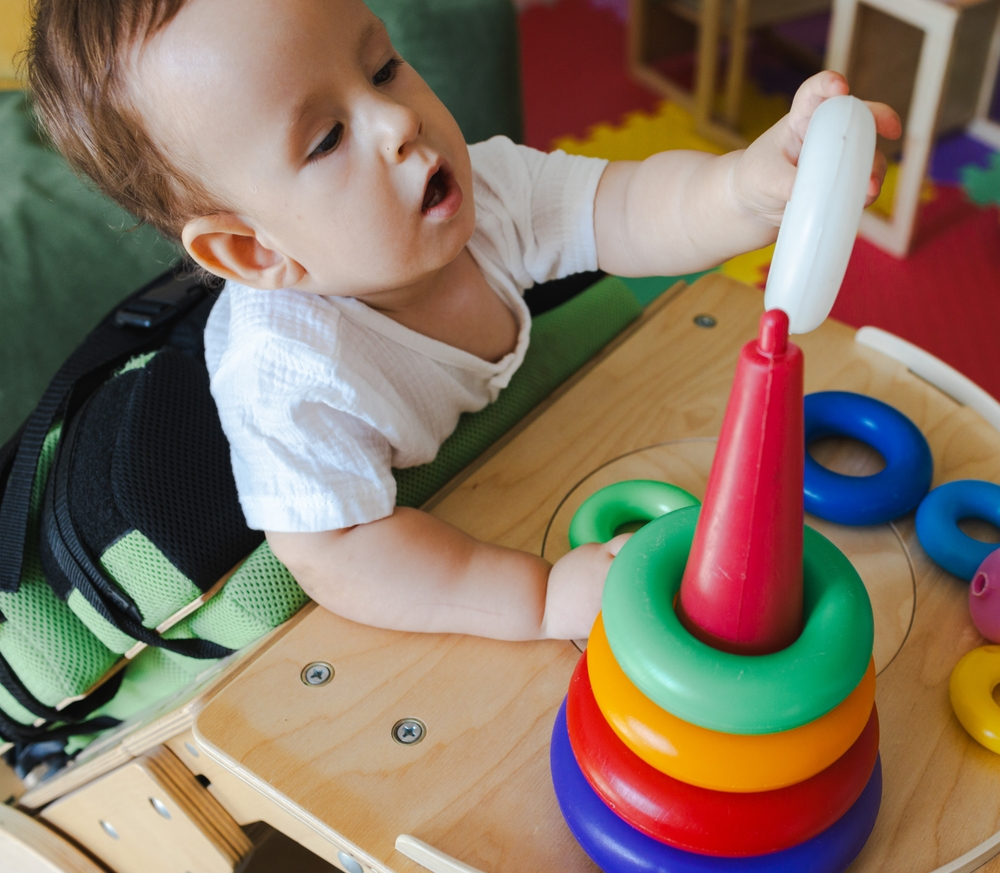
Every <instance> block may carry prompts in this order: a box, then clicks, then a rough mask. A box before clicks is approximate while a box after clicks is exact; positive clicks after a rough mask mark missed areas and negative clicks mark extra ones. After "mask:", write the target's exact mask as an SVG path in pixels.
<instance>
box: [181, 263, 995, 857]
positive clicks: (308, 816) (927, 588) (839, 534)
mask: <svg viewBox="0 0 1000 873" xmlns="http://www.w3.org/2000/svg"><path fill="white" fill-rule="evenodd" d="M873 293H874V292H873ZM761 310H762V301H761V295H760V293H759V292H758V291H755V290H753V289H749V288H746V287H745V286H741V285H739V284H737V283H735V282H733V281H731V280H728V279H726V278H724V277H722V276H719V275H713V276H708V277H705V278H704V279H702V280H700V281H699V282H698V283H697V284H696V285H694V286H693V287H691V288H689V289H686V290H685V291H683V292H682V293H680V294H679V295H677V296H676V297H674V298H673V299H672V300H671V301H670V302H669V304H668V305H665V306H663V307H662V308H661V309H660V310H659V311H658V312H656V313H655V314H654V315H653V316H652V317H650V318H648V319H647V320H646V321H645V323H644V324H642V326H641V327H640V328H639V329H638V330H636V331H635V332H634V333H633V334H632V336H631V337H630V338H629V339H628V341H626V342H624V343H622V344H620V345H619V346H618V347H616V348H615V349H614V350H613V351H612V352H611V353H610V354H608V355H607V356H606V357H605V358H604V359H603V360H601V361H600V363H598V364H597V365H596V366H595V367H593V369H591V370H590V371H589V372H588V373H587V375H586V376H585V377H584V378H583V379H581V380H579V381H578V382H577V383H576V384H574V385H573V386H572V387H571V388H570V389H569V390H567V391H565V392H564V393H563V394H562V395H561V396H560V397H558V398H557V399H556V400H555V402H554V403H552V404H551V405H550V406H549V408H548V409H547V410H546V411H545V412H544V413H543V414H542V415H541V416H539V417H537V418H535V419H534V420H533V421H531V422H530V423H529V424H528V425H527V426H526V427H524V429H523V430H521V432H520V433H518V434H517V435H516V436H515V437H514V438H513V439H510V440H509V441H508V442H507V443H506V445H505V446H504V447H503V449H502V450H501V451H500V452H498V453H497V454H495V455H494V456H493V457H491V458H490V459H488V460H487V461H486V462H485V463H483V464H482V465H480V466H479V467H477V468H476V469H475V470H474V471H473V472H472V473H471V474H470V475H468V476H467V477H466V478H464V479H460V480H458V481H456V482H455V483H452V485H451V486H450V488H449V489H448V491H447V493H445V494H442V495H440V496H439V497H438V498H436V499H435V500H434V501H433V503H432V506H431V511H432V512H433V513H434V514H435V515H437V516H439V517H441V518H444V519H447V520H448V521H451V522H452V523H454V524H456V525H457V526H459V527H461V528H463V529H464V530H467V531H469V532H470V533H472V534H473V535H475V536H477V537H480V538H481V539H485V540H491V541H494V542H498V543H503V544H505V545H508V546H513V547H516V548H521V549H526V550H529V551H533V552H536V553H539V554H540V553H542V551H543V548H544V551H545V554H546V555H547V556H548V555H553V556H554V555H556V554H558V552H559V550H560V549H563V548H565V546H564V545H563V544H562V539H561V537H562V536H563V532H564V529H565V524H566V523H567V512H568V511H569V510H568V507H569V505H570V504H571V503H572V501H574V500H577V502H578V501H579V500H582V496H581V494H583V491H585V490H586V488H591V487H592V486H596V484H597V481H598V480H599V479H600V478H601V476H604V477H605V478H608V477H609V476H610V477H611V478H612V479H613V478H614V477H616V476H618V475H619V474H620V475H621V476H622V477H623V478H625V477H626V474H628V475H632V473H633V471H635V470H639V469H648V470H652V471H653V474H656V471H657V470H659V471H661V472H662V473H666V474H667V475H668V478H672V479H673V480H674V481H676V482H677V484H680V485H682V486H684V487H691V490H694V491H695V492H696V493H697V491H698V489H699V488H700V489H702V490H703V487H704V484H703V483H704V477H705V475H706V473H707V463H708V462H709V461H710V457H711V453H712V452H713V451H714V437H715V436H716V435H717V434H718V430H719V426H720V424H721V420H722V414H723V411H724V408H725V404H726V400H727V397H728V392H729V386H730V382H731V379H732V375H733V369H734V366H735V361H736V356H737V354H738V351H739V348H740V346H741V345H742V344H743V343H744V342H746V341H748V340H749V339H751V338H753V337H754V336H755V335H756V327H757V321H758V319H759V316H760V313H761ZM699 314H710V315H712V316H714V318H715V319H716V326H715V327H713V328H710V329H706V328H700V327H697V326H696V325H695V323H694V317H695V316H696V315H699ZM853 335H854V334H853V331H852V330H850V329H848V328H847V327H845V326H843V325H840V324H837V323H834V322H827V323H826V324H825V325H823V327H821V328H820V329H819V330H817V331H815V332H813V333H811V334H808V335H806V336H803V337H798V338H796V341H797V342H798V343H799V344H800V345H801V346H802V348H803V350H804V352H805V355H806V390H807V391H816V390H822V389H830V388H836V389H841V390H852V391H859V392H862V393H865V394H869V395H872V396H875V397H878V398H880V399H882V400H885V401H887V402H889V403H891V404H892V405H893V406H895V407H896V408H898V409H900V410H901V411H902V412H904V413H905V414H906V415H908V416H909V417H910V418H912V419H913V421H914V422H915V423H916V424H917V425H918V426H919V427H920V429H921V430H922V431H923V433H924V434H925V435H926V436H927V438H928V440H929V442H930V445H931V448H932V452H933V455H934V460H935V473H934V484H940V483H941V482H945V481H949V480H952V479H959V478H983V479H993V480H994V481H997V480H1000V434H998V433H997V432H996V431H994V430H993V429H992V428H990V427H989V426H988V425H987V424H986V423H985V422H984V421H982V420H981V419H980V418H979V417H978V416H977V415H976V414H975V413H974V412H972V411H971V410H968V409H965V408H963V407H960V406H959V405H958V404H956V403H955V402H954V401H953V400H951V399H950V398H948V397H946V396H945V395H943V394H941V393H940V392H939V391H937V390H936V389H934V388H932V387H931V386H929V385H928V384H927V383H925V382H922V381H921V380H919V379H917V378H916V377H914V376H912V375H911V374H909V373H908V372H907V371H906V370H905V369H904V368H903V367H902V366H901V365H899V364H897V363H895V362H893V361H891V360H889V359H887V358H885V357H883V356H882V355H880V354H879V353H877V352H874V351H871V350H869V349H866V348H864V347H859V346H856V345H855V343H854V341H853ZM652 447H658V448H652ZM816 451H817V454H818V455H821V459H822V460H824V461H825V462H828V463H830V464H831V465H832V466H835V467H836V466H837V465H838V464H843V465H846V467H847V468H850V467H851V466H852V465H853V464H860V465H861V469H863V468H864V465H865V464H867V463H869V460H870V459H869V458H867V457H865V455H864V453H862V454H860V455H858V454H857V453H855V452H854V450H853V449H852V447H851V446H850V445H837V444H836V443H835V444H833V445H827V446H824V447H818V448H817V450H816ZM626 458H631V460H624V459H626ZM595 471H603V472H597V473H595ZM588 482H589V484H586V483H588ZM601 484H605V483H604V482H602V483H601ZM574 495H575V496H574ZM583 496H585V495H583ZM564 501H565V502H564ZM561 510H562V512H561ZM550 523H551V524H550ZM817 526H818V527H820V529H821V530H822V531H823V532H824V533H825V534H827V535H828V536H830V537H831V539H833V540H834V542H837V543H838V544H839V545H841V547H842V548H843V549H844V550H845V552H846V553H847V554H848V555H849V557H851V558H852V560H854V561H855V562H856V564H857V566H858V568H859V572H860V573H861V575H862V577H863V578H864V579H865V582H866V585H867V586H868V588H869V591H871V592H872V600H873V605H874V607H875V610H876V612H877V619H876V635H877V639H876V653H877V657H878V659H879V662H880V664H879V666H880V669H881V674H880V676H879V684H878V693H877V701H878V707H879V714H880V719H881V726H882V744H881V751H882V759H883V765H884V772H885V795H884V799H883V805H882V811H881V813H880V815H879V820H878V823H877V825H876V828H875V832H874V833H873V835H872V838H871V840H870V841H869V843H868V845H867V847H866V848H865V849H864V851H863V852H862V854H861V856H860V857H859V858H858V860H857V861H856V862H855V864H854V865H852V867H851V870H852V871H853V873H860V871H865V873H868V871H880V873H896V871H900V873H903V871H905V873H930V871H934V870H937V869H938V868H941V867H943V866H944V865H948V864H950V863H951V862H952V861H954V860H955V859H956V858H958V857H959V856H961V855H963V854H964V853H966V852H968V851H969V850H971V849H973V848H975V847H976V846H977V845H979V844H980V843H982V842H983V841H984V840H987V839H988V838H990V837H991V836H992V835H993V834H994V833H995V832H996V831H997V830H998V828H1000V791H998V787H1000V757H998V756H996V755H993V754H991V753H989V752H987V751H986V750H985V749H983V748H982V747H980V746H979V745H977V744H976V743H975V742H973V741H972V740H971V739H970V738H969V737H968V736H967V735H966V734H965V733H964V731H963V730H962V728H961V726H960V725H959V724H958V722H957V721H956V720H955V718H954V716H953V715H952V712H951V707H950V705H949V702H948V694H947V683H948V677H949V675H950V672H951V669H952V667H953V666H954V665H955V663H956V662H957V661H958V659H959V658H960V657H961V656H962V655H963V654H964V653H965V652H966V651H968V650H970V649H971V648H974V647H975V646H978V645H981V644H982V643H983V640H982V639H981V638H980V637H979V635H978V634H977V632H976V631H975V629H974V627H973V625H972V623H971V621H970V619H969V616H968V610H967V606H966V598H967V584H966V583H964V582H960V581H959V580H957V579H955V578H954V577H951V576H949V575H948V574H947V573H945V572H944V571H942V570H940V569H938V568H937V567H936V566H935V565H933V564H932V563H931V562H930V561H929V559H928V558H927V557H926V556H925V555H924V553H923V551H922V549H921V548H920V545H919V543H918V542H917V540H916V536H915V534H914V529H913V520H912V515H911V516H908V517H905V518H903V519H901V520H899V521H898V522H896V523H895V524H894V525H893V526H883V527H881V528H870V529H863V530H850V529H845V528H839V527H838V526H836V525H825V524H819V523H818V524H817ZM547 531H548V534H549V539H546V532H547ZM405 580H406V567H405V566H400V568H399V584H401V585H403V584H405ZM577 657H578V653H577V650H576V648H575V647H573V645H572V644H570V643H558V642H543V643H518V644H511V643H498V642H494V641H489V640H480V639H475V638H471V637H460V636H441V635H419V634H402V633H392V632H386V631H379V630H375V629H372V628H366V627H361V626H359V625H355V624H352V623H350V622H347V621H345V620H343V619H339V618H337V617H335V616H333V615H330V614H329V613H327V612H325V611H323V610H320V609H316V610H314V611H312V612H311V613H310V614H309V615H308V616H307V617H306V618H305V619H303V620H302V621H301V622H300V623H299V624H298V626H297V627H295V628H294V629H293V630H292V632H290V633H288V634H286V635H285V636H284V637H283V638H282V639H281V640H279V641H278V642H277V643H276V644H275V645H273V646H272V647H271V648H270V649H269V650H268V651H267V652H265V653H264V654H262V655H261V656H260V657H259V658H258V659H257V660H255V661H254V662H253V663H252V664H251V665H250V666H249V667H248V668H247V669H246V670H244V671H243V672H242V673H241V674H240V675H239V676H238V677H236V678H235V679H234V680H233V681H232V682H231V683H230V684H229V685H228V686H227V687H226V688H224V689H223V690H222V691H221V692H220V693H219V694H217V695H216V696H215V697H214V699H213V700H212V701H210V702H209V704H208V705H207V706H206V707H205V708H204V709H203V710H202V711H201V712H200V713H199V714H198V715H197V717H196V720H195V724H194V727H193V736H194V737H195V739H196V741H197V742H198V743H199V744H200V746H201V747H202V748H203V749H204V750H205V751H206V753H207V754H209V755H210V756H211V757H212V758H213V759H214V760H215V761H217V762H218V763H219V764H221V765H223V766H224V767H226V768H227V769H228V770H229V771H230V772H232V773H233V774H235V775H237V776H238V777H240V778H241V779H242V780H243V783H244V784H245V785H246V786H247V790H254V791H259V792H264V793H267V794H268V796H269V798H270V799H271V800H272V801H273V802H275V803H277V804H280V805H281V806H282V807H283V808H285V809H286V810H287V811H288V812H289V814H290V815H293V816H294V817H296V818H297V819H298V820H300V821H303V822H308V823H310V826H311V827H312V828H313V829H314V830H316V831H317V833H320V834H322V835H325V836H326V837H327V838H328V839H330V840H338V841H342V842H343V844H345V845H349V846H351V847H354V848H355V849H356V852H354V854H355V857H356V858H357V859H358V860H359V861H361V862H362V863H363V864H365V865H367V866H368V867H369V868H370V869H372V870H379V871H383V870H385V871H388V870H395V871H417V870H419V869H421V868H419V867H418V866H417V865H416V864H415V863H414V862H412V861H409V860H408V859H406V858H404V857H403V856H402V855H400V854H399V853H397V852H395V850H394V849H393V843H394V841H395V838H396V836H397V835H398V834H400V833H408V834H412V835H413V836H415V837H417V838H419V839H421V840H424V841H425V842H427V843H430V844H431V845H433V846H436V847H438V848H439V849H440V850H442V851H443V852H445V853H447V854H449V855H452V856H453V857H455V858H458V859H460V860H461V861H463V862H464V863H466V864H469V865H471V866H472V867H474V868H478V869H481V870H483V871H487V873H494V871H500V870H524V871H529V870H531V871H534V870H550V869H558V870H561V871H567V873H570V871H585V870H586V871H592V870H594V869H595V868H594V866H593V864H591V862H590V861H589V860H588V859H587V858H586V856H585V855H584V854H583V852H582V851H581V850H580V849H579V848H578V847H577V846H576V844H575V843H574V842H573V840H572V837H571V836H570V834H569V832H568V830H567V828H566V826H565V824H564V823H563V822H562V819H561V817H560V815H559V811H558V808H557V806H556V803H555V798H554V796H553V791H552V787H551V783H550V781H549V776H548V760H547V757H548V742H549V732H550V730H551V726H552V722H553V719H554V715H555V711H556V709H557V707H558V705H559V702H560V701H561V699H562V696H563V695H564V693H565V690H566V687H567V683H568V680H569V676H570V673H571V671H572V668H573V666H574V664H575V661H576V659H577ZM315 660H324V661H328V662H329V663H330V664H332V665H333V666H334V668H335V671H336V675H335V678H334V679H333V681H332V682H330V683H329V684H328V685H325V686H322V687H319V688H314V687H309V686H307V685H305V684H303V682H302V681H301V680H300V678H299V674H300V672H301V670H302V668H303V667H304V666H305V665H306V664H307V663H309V662H311V661H315ZM404 717H415V718H419V719H420V720H421V721H423V722H424V723H425V724H426V725H427V736H426V738H425V739H424V740H423V741H422V742H421V743H419V744H417V745H415V746H400V745H398V744H396V743H395V742H394V741H393V740H392V738H391V736H390V732H391V728H392V725H393V724H394V723H395V722H396V720H397V719H400V718H404ZM986 857H989V853H988V852H984V853H981V855H980V856H977V858H976V860H974V861H973V862H970V863H973V867H974V866H975V865H977V864H979V863H981V861H982V860H985V858H986ZM973 867H969V866H965V867H962V868H961V869H963V870H967V869H968V870H971V869H973Z"/></svg>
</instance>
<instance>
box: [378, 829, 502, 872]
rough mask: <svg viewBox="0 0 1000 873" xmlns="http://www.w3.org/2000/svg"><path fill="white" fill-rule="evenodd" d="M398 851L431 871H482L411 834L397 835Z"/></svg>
mask: <svg viewBox="0 0 1000 873" xmlns="http://www.w3.org/2000/svg"><path fill="white" fill-rule="evenodd" d="M396 851H397V852H399V853H400V854H401V855H406V857H407V858H409V859H410V860H411V861H416V862H417V863H418V864H419V865H420V866H421V867H423V868H425V869H427V870H430V871H431V873H482V871H481V870H477V869H476V868H475V867H470V866H469V865H468V864H463V863H462V862H461V861H458V860H456V859H455V858H452V857H451V855H446V854H445V853H444V852H442V851H441V850H440V849H435V848H434V847H433V846H432V845H430V844H428V843H425V842H424V841H423V840H418V839H417V838H416V837H411V836H410V835H409V834H400V835H399V836H398V837H396Z"/></svg>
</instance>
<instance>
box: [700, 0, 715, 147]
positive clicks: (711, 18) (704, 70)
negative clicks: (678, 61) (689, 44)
mask: <svg viewBox="0 0 1000 873" xmlns="http://www.w3.org/2000/svg"><path fill="white" fill-rule="evenodd" d="M721 34H722V0H701V26H700V27H699V28H698V66H697V70H696V72H695V85H694V121H695V125H696V126H697V128H698V130H705V129H706V128H707V127H708V126H709V125H710V124H711V121H712V106H713V104H714V103H715V74H716V71H717V70H718V68H719V38H720V36H721Z"/></svg>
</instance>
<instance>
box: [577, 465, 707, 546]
mask: <svg viewBox="0 0 1000 873" xmlns="http://www.w3.org/2000/svg"><path fill="white" fill-rule="evenodd" d="M699 502H700V501H699V500H698V498H697V497H695V496H694V495H692V494H688V492H687V491H685V490H684V489H683V488H678V487H677V486H676V485H668V484H667V483H666V482H657V481H656V480H655V479H629V480H627V481H625V482H616V483H615V484H614V485H607V486H605V487H604V488H602V489H601V490H600V491H595V492H594V493H593V494H591V495H590V497H588V498H587V499H586V500H584V501H583V503H581V504H580V508H579V509H577V511H576V512H575V513H574V515H573V520H572V521H571V522H570V523H569V545H570V548H573V549H575V548H576V547H577V546H582V545H583V544H584V543H606V542H607V541H608V540H610V539H611V538H612V537H613V536H614V535H615V531H616V530H618V529H619V528H620V527H621V526H622V525H623V524H629V523H630V522H636V521H646V522H648V521H652V520H653V519H654V518H659V517H660V516H661V515H666V514H667V513H668V512H673V511H674V510H675V509H683V508H684V507H687V506H698V505H699Z"/></svg>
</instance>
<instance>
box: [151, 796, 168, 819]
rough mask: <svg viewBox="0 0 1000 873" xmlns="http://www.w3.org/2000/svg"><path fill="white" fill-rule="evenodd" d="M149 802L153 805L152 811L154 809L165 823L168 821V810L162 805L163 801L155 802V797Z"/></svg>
mask: <svg viewBox="0 0 1000 873" xmlns="http://www.w3.org/2000/svg"><path fill="white" fill-rule="evenodd" d="M149 802H150V803H151V804H153V809H155V810H156V811H157V812H158V813H159V814H160V815H162V816H163V817H164V818H165V819H166V820H167V821H170V810H169V809H167V807H166V806H165V805H164V804H163V801H161V800H157V799H156V798H155V797H150V798H149Z"/></svg>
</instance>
